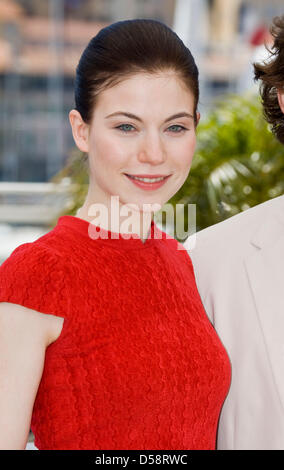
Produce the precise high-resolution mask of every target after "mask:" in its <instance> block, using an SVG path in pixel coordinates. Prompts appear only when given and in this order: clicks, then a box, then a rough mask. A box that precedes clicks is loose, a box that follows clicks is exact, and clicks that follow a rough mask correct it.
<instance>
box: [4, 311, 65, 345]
mask: <svg viewBox="0 0 284 470" xmlns="http://www.w3.org/2000/svg"><path fill="white" fill-rule="evenodd" d="M63 322H64V318H61V317H57V316H55V315H49V314H45V313H41V312H38V311H36V310H33V309H30V308H27V307H24V306H22V305H18V304H14V303H10V302H0V326H1V328H0V330H1V331H2V335H1V336H3V334H9V335H11V336H12V335H13V338H14V341H15V340H16V337H17V336H19V338H18V340H20V339H23V337H24V336H27V337H29V338H30V340H34V341H36V342H40V343H41V344H42V346H45V347H47V346H48V345H49V344H51V343H52V342H54V341H56V339H58V337H59V336H60V333H61V330H62V327H63Z"/></svg>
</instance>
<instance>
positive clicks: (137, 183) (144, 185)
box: [125, 173, 171, 191]
mask: <svg viewBox="0 0 284 470" xmlns="http://www.w3.org/2000/svg"><path fill="white" fill-rule="evenodd" d="M125 176H127V178H128V179H129V181H131V182H132V183H133V184H135V186H138V188H141V189H146V190H148V191H149V190H150V191H153V190H155V189H158V188H160V187H161V186H163V185H164V184H165V182H166V181H167V180H168V178H169V177H170V176H171V175H167V176H165V175H131V176H137V177H139V178H164V179H163V180H161V181H156V182H155V183H146V182H144V181H139V180H136V179H134V178H131V177H130V176H129V175H127V174H126V173H125Z"/></svg>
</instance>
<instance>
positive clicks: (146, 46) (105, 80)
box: [75, 19, 199, 124]
mask: <svg viewBox="0 0 284 470" xmlns="http://www.w3.org/2000/svg"><path fill="white" fill-rule="evenodd" d="M165 70H166V71H168V70H172V71H174V72H176V74H177V76H178V78H180V79H181V80H182V81H183V82H184V84H185V85H186V86H187V87H188V89H189V90H190V91H191V92H192V93H193V95H194V117H195V123H196V122H197V115H196V111H197V105H198V99H199V83H198V69H197V66H196V64H195V61H194V59H193V57H192V55H191V52H190V51H189V49H188V48H187V47H186V46H185V45H184V43H183V42H182V40H181V39H180V38H179V37H178V36H177V34H176V33H175V32H173V31H172V30H171V29H170V28H169V27H168V26H166V25H165V24H164V23H162V22H160V21H158V20H153V19H132V20H124V21H118V22H116V23H112V24H111V25H109V26H106V27H105V28H103V29H101V30H100V31H99V33H98V34H97V35H96V36H95V37H94V38H92V39H91V40H90V42H89V44H88V45H87V47H86V49H85V50H84V52H83V54H82V56H81V58H80V61H79V64H78V66H77V69H76V79H75V105H76V109H77V111H79V113H80V114H81V116H82V119H83V120H84V121H85V122H86V123H88V124H89V123H90V122H91V119H92V115H93V111H94V108H95V105H96V102H97V97H98V95H99V93H100V92H101V91H103V90H105V89H106V88H109V87H111V86H114V85H115V84H118V83H119V82H120V81H122V80H124V79H126V78H129V77H130V76H131V75H133V74H135V73H139V72H146V73H150V74H151V73H159V72H163V71H165Z"/></svg>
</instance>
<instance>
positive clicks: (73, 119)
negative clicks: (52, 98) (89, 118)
mask: <svg viewBox="0 0 284 470" xmlns="http://www.w3.org/2000/svg"><path fill="white" fill-rule="evenodd" d="M69 121H70V124H71V128H72V134H73V138H74V140H75V143H76V145H77V147H78V149H79V150H81V151H82V152H88V151H89V125H88V124H86V123H85V121H83V119H82V116H81V114H80V113H79V111H77V110H76V109H72V110H71V111H70V113H69Z"/></svg>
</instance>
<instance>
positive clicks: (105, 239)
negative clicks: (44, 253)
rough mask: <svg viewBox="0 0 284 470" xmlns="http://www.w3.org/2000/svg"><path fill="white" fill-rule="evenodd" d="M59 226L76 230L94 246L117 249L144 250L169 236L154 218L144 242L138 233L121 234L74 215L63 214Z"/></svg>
mask: <svg viewBox="0 0 284 470" xmlns="http://www.w3.org/2000/svg"><path fill="white" fill-rule="evenodd" d="M57 226H59V227H62V226H65V227H69V228H70V229H72V230H74V231H76V232H77V233H79V234H80V235H82V236H83V237H84V239H85V241H86V242H87V243H88V244H89V245H92V246H93V245H94V244H97V243H99V244H104V245H107V246H108V247H110V248H117V249H137V250H143V249H146V248H150V247H153V246H155V245H156V243H159V242H160V241H161V240H164V239H165V238H167V237H168V235H167V234H166V233H165V232H163V231H162V230H160V229H159V228H158V227H157V225H156V224H155V222H154V220H151V226H150V232H149V236H148V238H147V239H146V240H145V241H144V242H143V241H142V240H141V238H140V237H139V235H138V234H126V233H125V234H121V233H116V232H112V231H110V230H105V229H103V228H102V227H99V226H97V225H94V224H92V223H91V222H88V221H87V220H85V219H81V218H80V217H77V216H74V215H63V216H61V217H59V218H58V221H57Z"/></svg>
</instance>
